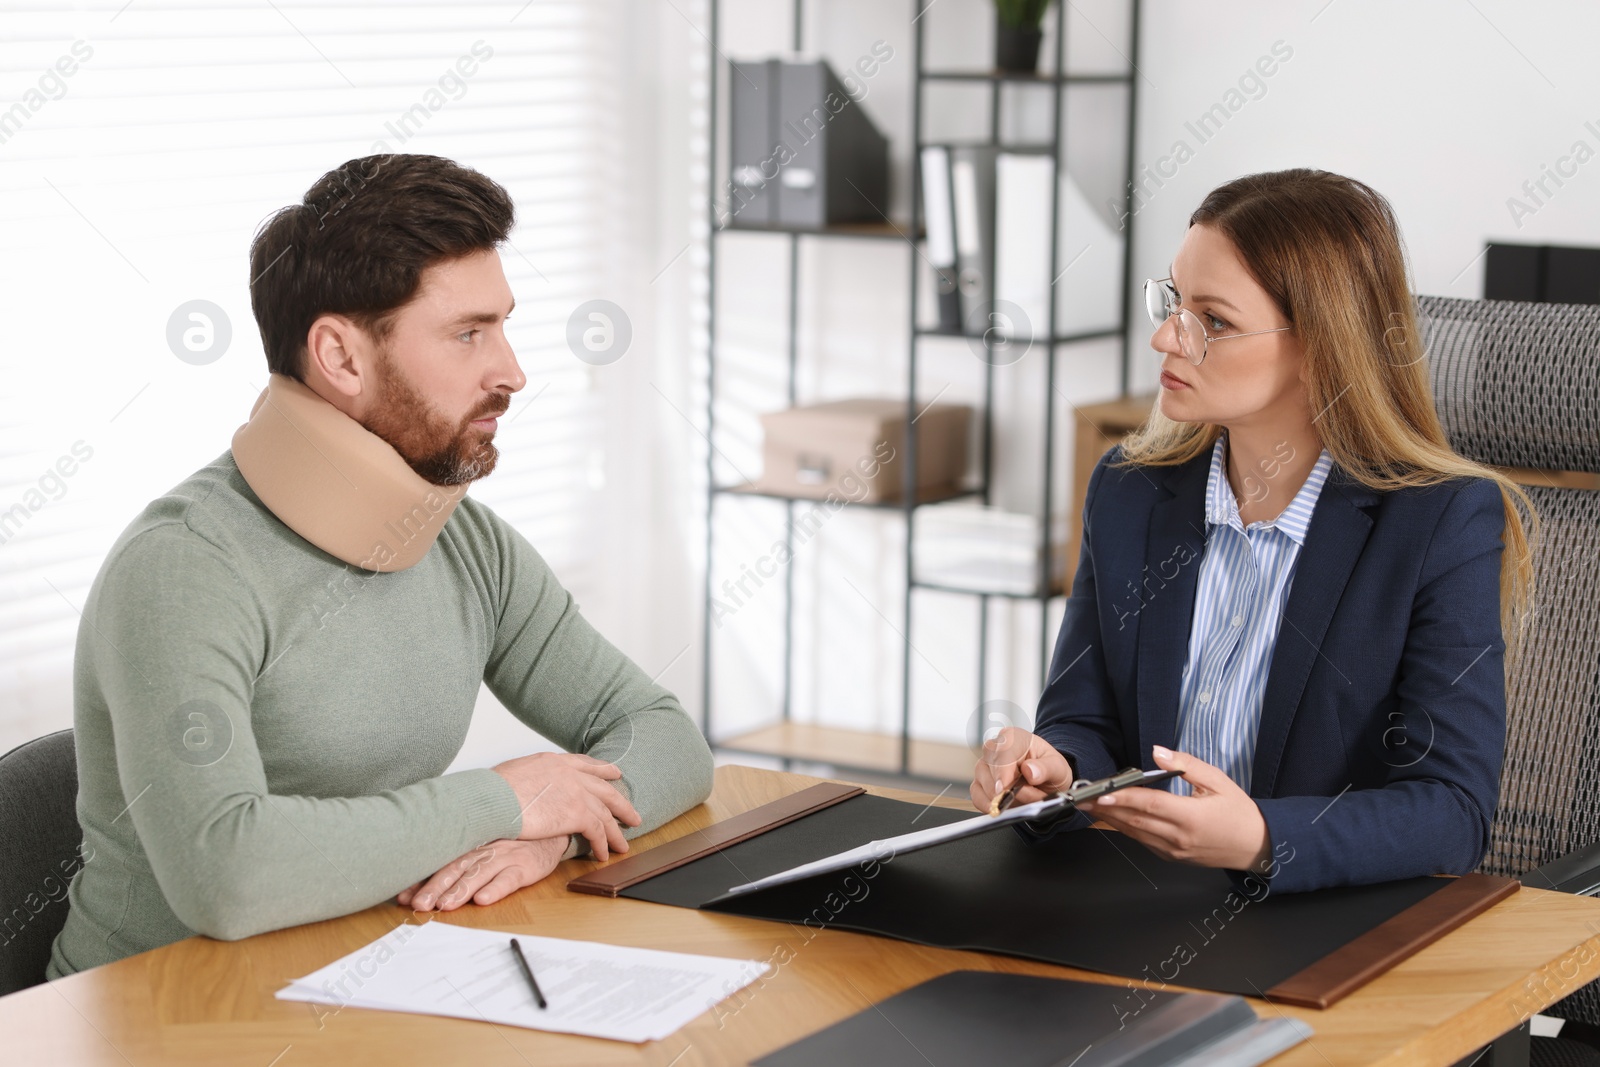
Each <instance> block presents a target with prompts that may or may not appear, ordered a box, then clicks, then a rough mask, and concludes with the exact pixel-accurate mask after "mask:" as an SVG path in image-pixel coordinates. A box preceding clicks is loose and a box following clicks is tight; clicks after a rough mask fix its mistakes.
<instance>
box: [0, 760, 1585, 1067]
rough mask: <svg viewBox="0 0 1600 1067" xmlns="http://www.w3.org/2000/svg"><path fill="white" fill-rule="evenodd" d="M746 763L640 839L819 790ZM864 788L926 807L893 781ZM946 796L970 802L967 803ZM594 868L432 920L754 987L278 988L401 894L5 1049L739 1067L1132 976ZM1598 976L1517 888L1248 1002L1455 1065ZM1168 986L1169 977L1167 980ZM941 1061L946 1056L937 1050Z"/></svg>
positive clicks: (1356, 1041)
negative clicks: (549, 1018)
mask: <svg viewBox="0 0 1600 1067" xmlns="http://www.w3.org/2000/svg"><path fill="white" fill-rule="evenodd" d="M815 781H816V779H812V778H807V777H804V776H802V775H795V774H781V773H778V772H775V771H764V770H756V769H753V768H748V767H731V766H730V767H723V768H720V769H719V770H718V771H717V782H716V790H715V792H714V793H713V795H712V798H711V800H710V801H709V802H708V803H706V804H704V805H702V806H700V807H698V808H695V809H694V810H693V811H690V812H688V813H687V814H685V815H684V816H683V817H681V818H679V819H677V820H675V821H674V822H672V823H671V824H669V825H668V826H666V827H663V828H662V829H660V830H657V831H656V832H655V833H653V834H650V835H648V836H646V837H642V838H640V839H639V840H638V841H637V842H636V843H635V844H634V846H633V847H634V848H635V849H642V848H649V847H650V846H651V845H652V844H655V843H658V842H660V841H665V840H670V839H672V838H674V837H678V836H680V835H682V834H686V833H691V832H693V831H694V830H696V829H698V828H701V827H704V826H707V825H709V824H710V823H713V822H716V821H718V820H720V819H724V818H727V817H728V816H730V815H735V814H737V813H739V812H741V811H746V810H748V809H750V808H752V807H755V806H756V805H758V804H762V803H765V802H767V801H769V800H773V799H775V798H777V797H779V796H782V795H784V794H786V793H790V792H793V791H795V790H797V789H800V788H803V787H804V786H806V785H809V784H812V783H813V782H815ZM871 791H872V792H875V793H879V794H882V795H886V796H893V797H898V798H900V799H905V800H922V801H928V800H931V799H932V798H931V797H928V796H926V795H923V794H917V793H910V792H904V791H899V790H891V789H873V790H871ZM939 803H941V804H944V805H948V806H955V807H962V806H965V802H964V798H962V799H957V798H954V797H950V796H946V797H945V798H944V799H942V800H940V801H939ZM594 866H595V864H594V863H593V862H592V861H581V860H571V861H568V862H567V863H565V864H563V865H562V867H561V869H560V870H558V871H557V872H556V873H555V874H554V875H552V876H551V877H550V878H547V879H546V880H545V881H544V882H542V883H540V884H539V885H536V886H531V887H529V888H527V889H524V890H522V891H521V892H519V893H515V894H513V895H512V896H511V897H510V898H508V899H506V900H504V901H501V902H500V903H498V904H494V905H491V906H489V907H477V906H475V905H468V906H467V907H464V908H461V909H459V910H457V911H453V912H447V913H443V914H442V915H440V916H438V917H437V918H435V919H434V921H442V922H451V923H459V924H463V925H467V926H477V927H484V928H490V929H495V930H505V931H507V932H511V933H523V934H538V935H543V936H547V937H566V938H579V939H584V940H595V941H607V942H612V943H615V944H624V945H635V946H639V947H642V948H655V949H667V950H673V951H680V952H699V953H707V954H711V955H718V956H729V957H738V958H746V959H757V960H764V961H767V962H769V963H770V964H772V969H771V970H769V971H768V973H767V974H766V975H765V976H764V977H763V978H762V979H759V980H757V982H756V983H755V984H754V985H751V986H749V987H747V988H746V989H745V990H743V991H741V992H740V993H738V994H736V995H735V996H734V997H732V998H730V999H729V1000H727V1001H725V1002H723V1003H722V1004H721V1005H719V1006H718V1007H717V1008H716V1009H713V1010H712V1011H709V1012H707V1013H705V1014H703V1015H701V1016H700V1017H699V1018H697V1019H696V1020H695V1021H694V1022H692V1023H691V1024H690V1025H688V1026H687V1027H685V1028H684V1029H682V1030H680V1031H679V1032H678V1033H676V1034H673V1035H672V1036H671V1037H669V1038H667V1039H666V1040H664V1041H658V1042H654V1043H651V1044H647V1045H628V1044H622V1043H618V1042H611V1041H600V1040H595V1039H591V1038H579V1037H569V1036H564V1035H560V1034H545V1033H540V1032H538V1031H533V1030H523V1029H518V1028H515V1027H507V1026H498V1025H493V1024H489V1023H483V1022H472V1021H466V1020H456V1019H444V1018H435V1017H429V1016H417V1015H403V1014H398V1013H390V1012H377V1011H368V1010H364V1009H359V1008H344V1009H342V1010H335V1009H332V1008H325V1007H318V1006H313V1005H308V1004H299V1003H291V1002H287V1001H280V1000H277V999H275V998H274V997H273V994H274V993H275V992H276V991H277V990H279V989H281V988H283V986H284V985H286V984H287V983H288V982H289V981H290V979H293V978H296V977H299V976H300V975H303V974H306V973H308V972H310V971H312V970H315V969H316V968H318V967H322V966H324V965H326V964H327V963H329V962H331V961H332V960H334V959H337V958H338V957H340V956H342V955H344V954H346V953H348V952H352V951H354V950H355V949H358V948H360V947H361V946H362V945H365V944H367V943H369V942H371V941H372V940H374V939H376V938H378V937H380V936H381V935H383V934H384V933H386V932H388V931H389V930H390V929H392V928H393V927H395V926H396V925H398V924H399V923H403V922H408V921H421V917H413V915H412V913H411V911H410V910H409V909H407V908H401V907H399V906H398V905H396V904H394V903H393V902H390V903H387V904H382V905H378V906H376V907H372V908H369V909H367V910H366V911H363V912H359V913H357V914H354V915H348V916H345V917H343V918H340V919H332V920H329V921H327V922H320V923H311V924H308V925H305V926H298V927H293V928H291V929H287V930H279V931H275V932H273V933H269V934H262V935H260V936H258V937H252V938H248V939H246V940H243V941H236V942H223V941H214V940H211V939H209V938H204V937H194V938H190V939H188V940H186V941H180V942H178V943H176V944H173V945H168V946H166V947H164V948H160V949H156V950H155V951H152V952H146V953H142V954H140V955H138V956H133V957H130V958H128V959H125V960H120V961H118V962H117V963H114V964H111V965H109V966H106V967H100V968H96V969H94V970H91V971H86V972H84V973H82V974H77V975H73V976H71V977H69V978H65V979H62V980H61V981H58V982H54V983H50V984H47V985H43V986H39V987H36V988H33V989H29V990H24V991H23V992H21V993H16V994H13V995H11V996H9V997H4V998H0V1049H3V1050H4V1052H3V1054H0V1059H3V1060H4V1061H5V1062H6V1063H18V1064H68V1063H70V1064H106V1065H116V1067H129V1065H134V1067H144V1065H146V1064H150V1065H155V1064H179V1065H187V1064H248V1065H251V1067H299V1065H302V1064H322V1063H326V1064H340V1065H357V1064H372V1065H383V1067H391V1065H394V1064H402V1063H428V1064H456V1063H462V1064H471V1065H473V1067H492V1065H500V1064H503V1065H506V1067H526V1065H528V1064H565V1063H583V1064H613V1063H615V1064H656V1065H662V1067H666V1065H673V1067H689V1065H692V1064H742V1063H747V1062H749V1061H750V1060H751V1059H753V1058H755V1057H757V1056H760V1055H762V1054H764V1053H766V1052H768V1051H771V1050H773V1049H776V1048H779V1047H781V1046H783V1045H785V1044H788V1043H789V1042H791V1041H794V1040H796V1039H797V1038H800V1037H803V1036H805V1035H806V1034H809V1033H812V1032H813V1031H816V1030H818V1029H821V1028H822V1027H824V1026H826V1025H828V1024H830V1023H833V1022H837V1021H838V1020H840V1019H842V1018H844V1017H846V1016H848V1015H851V1014H854V1013H855V1012H857V1011H860V1010H862V1009H864V1008H866V1007H867V1006H868V1005H870V1004H872V1003H874V1002H876V1001H880V1000H883V999H884V998H886V997H889V996H892V995H893V994H895V993H898V992H900V991H901V990H903V989H906V988H907V987H909V986H912V985H915V984H916V983H918V982H921V981H923V980H924V979H927V978H932V977H934V976H936V975H939V974H943V973H946V972H948V971H952V970H960V969H978V970H991V971H1007V972H1011V973H1016V974H1039V975H1054V976H1059V977H1071V978H1078V979H1082V980H1085V981H1091V982H1106V983H1111V984H1116V985H1126V984H1128V983H1127V981H1126V980H1125V979H1120V978H1110V977H1107V976H1104V975H1095V974H1090V973H1087V972H1082V971H1076V970H1072V969H1070V968H1065V967H1055V966H1050V965H1047V964H1038V963H1031V962H1028V961H1025V960H1016V959H1008V958H1005V957H1001V956H989V955H983V954H980V953H973V952H954V951H948V950H944V949H932V948H924V947H922V946H919V945H912V944H906V943H903V942H899V941H892V940H888V939H885V938H877V937H870V936H866V935H863V934H856V933H850V932H847V931H834V930H813V929H807V928H804V927H796V926H791V925H786V924H781V923H770V922H762V921H759V920H754V919H744V918H739V917H737V916H728V915H714V914H708V913H702V912H696V911H691V910H688V909H682V908H670V907H664V906H660V905H654V904H647V903H643V902H640V901H634V900H627V899H617V900H610V899H606V898H602V897H592V896H585V895H581V894H577V893H569V892H567V891H566V889H565V886H566V882H567V881H568V880H569V879H570V878H572V877H575V876H576V875H578V874H580V873H582V872H584V871H587V870H590V869H592V868H593V867H594ZM1597 976H1600V901H1597V900H1591V899H1587V898H1581V897H1573V896H1567V895H1564V894H1560V893H1551V892H1545V891H1542V890H1538V889H1531V888H1525V889H1523V890H1522V891H1521V892H1519V893H1517V894H1516V895H1515V896H1513V897H1511V898H1510V899H1509V900H1507V901H1504V902H1502V903H1501V904H1498V905H1496V906H1495V907H1494V908H1492V909H1491V910H1489V911H1488V912H1486V913H1485V914H1484V915H1482V916H1480V917H1479V918H1477V919H1475V920H1473V921H1472V922H1471V923H1469V924H1467V925H1466V926H1464V927H1463V928H1461V929H1460V930H1457V931H1455V932H1454V933H1452V934H1450V935H1448V936H1447V937H1445V938H1444V939H1443V940H1441V941H1439V942H1437V943H1435V944H1433V945H1431V946H1429V947H1428V948H1426V949H1424V950H1423V951H1422V952H1420V953H1418V954H1417V955H1415V956H1413V957H1412V958H1410V959H1408V960H1406V961H1405V962H1403V963H1401V964H1400V965H1399V966H1398V967H1396V968H1395V969H1394V970H1392V971H1390V972H1389V973H1387V974H1385V975H1383V976H1382V977H1380V978H1378V979H1376V980H1375V981H1373V982H1372V983H1370V984H1369V985H1367V986H1365V987H1364V988H1362V989H1360V990H1358V991H1357V992H1356V993H1354V994H1353V995H1351V996H1350V997H1348V998H1347V999H1345V1000H1344V1001H1341V1002H1340V1003H1339V1004H1337V1005H1335V1006H1334V1007H1333V1008H1331V1009H1329V1010H1327V1011H1315V1010H1310V1009H1297V1008H1281V1007H1277V1006H1274V1005H1271V1004H1267V1003H1265V1002H1263V1001H1252V1004H1253V1005H1254V1007H1255V1010H1256V1011H1257V1013H1258V1014H1261V1015H1263V1016H1268V1015H1272V1014H1274V1013H1277V1014H1283V1015H1292V1016H1296V1017H1298V1018H1301V1019H1304V1020H1306V1021H1307V1022H1309V1023H1310V1024H1311V1026H1312V1028H1313V1029H1314V1030H1315V1031H1316V1035H1315V1037H1313V1038H1312V1040H1311V1041H1310V1042H1309V1043H1306V1044H1302V1045H1300V1046H1299V1047H1298V1048H1296V1049H1293V1050H1291V1051H1289V1052H1287V1053H1285V1054H1284V1055H1283V1056H1280V1057H1279V1058H1277V1059H1275V1060H1273V1061H1272V1062H1273V1064H1274V1067H1279V1065H1281V1067H1329V1065H1333V1067H1343V1065H1345V1064H1350V1065H1357V1064H1359V1065H1363V1067H1365V1065H1372V1064H1452V1063H1454V1062H1455V1061H1456V1060H1457V1059H1459V1058H1460V1057H1462V1056H1464V1055H1466V1054H1467V1053H1469V1052H1471V1051H1472V1050H1474V1049H1476V1048H1477V1047H1479V1046H1481V1045H1483V1044H1485V1043H1487V1042H1489V1041H1490V1040H1492V1039H1493V1038H1495V1037H1496V1036H1497V1035H1499V1034H1501V1033H1503V1032H1505V1031H1506V1030H1509V1029H1511V1028H1513V1027H1514V1026H1516V1025H1517V1023H1518V1022H1519V1021H1520V1020H1522V1019H1525V1018H1527V1017H1528V1016H1529V1015H1531V1014H1533V1013H1534V1012H1537V1011H1539V1010H1540V1009H1541V1008H1544V1007H1546V1006H1548V1005H1550V1004H1552V1003H1554V1002H1555V1001H1556V1000H1558V999H1560V998H1561V997H1562V996H1565V995H1566V994H1567V993H1569V992H1571V991H1572V990H1574V989H1576V988H1578V987H1579V986H1581V985H1583V984H1585V983H1586V982H1588V981H1590V980H1591V979H1594V978H1595V977H1597ZM1174 988H1175V987H1174ZM932 1054H933V1055H934V1057H935V1059H937V1052H936V1050H935V1051H934V1052H933V1053H932Z"/></svg>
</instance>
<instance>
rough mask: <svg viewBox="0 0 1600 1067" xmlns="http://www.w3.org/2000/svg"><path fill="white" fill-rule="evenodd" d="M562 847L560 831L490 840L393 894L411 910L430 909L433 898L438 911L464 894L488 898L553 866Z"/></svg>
mask: <svg viewBox="0 0 1600 1067" xmlns="http://www.w3.org/2000/svg"><path fill="white" fill-rule="evenodd" d="M566 850H567V839H566V838H565V837H550V838H546V839H544V840H542V841H510V840H505V839H502V840H499V841H491V842H489V843H488V844H487V845H484V846H483V847H482V848H475V849H473V850H472V851H471V852H468V853H467V854H466V855H465V856H462V857H460V858H459V859H454V860H451V861H450V862H449V863H447V864H445V865H444V866H443V867H442V868H440V869H439V871H438V873H436V874H435V875H434V876H433V877H432V878H426V879H424V880H422V881H420V882H418V883H417V884H416V885H414V886H411V887H410V888H409V889H403V890H401V891H400V893H399V895H398V896H397V897H396V898H395V899H396V900H397V901H398V902H399V904H400V906H401V907H403V908H406V907H408V908H410V909H411V910H412V911H432V910H433V907H434V904H435V903H437V904H438V906H439V910H440V911H454V910H455V909H457V908H459V907H461V905H463V904H465V903H466V902H467V901H468V900H469V899H470V900H471V901H472V902H473V903H474V904H493V903H494V902H495V901H497V900H501V899H503V898H505V897H508V896H510V895H511V894H512V893H515V892H516V891H517V890H519V889H521V888H522V887H523V886H525V885H532V884H533V883H535V882H537V881H538V880H539V879H541V878H543V877H544V876H545V875H547V874H549V873H550V872H551V871H553V870H555V869H556V864H557V863H559V862H560V861H561V854H562V853H563V852H565V851H566Z"/></svg>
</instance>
